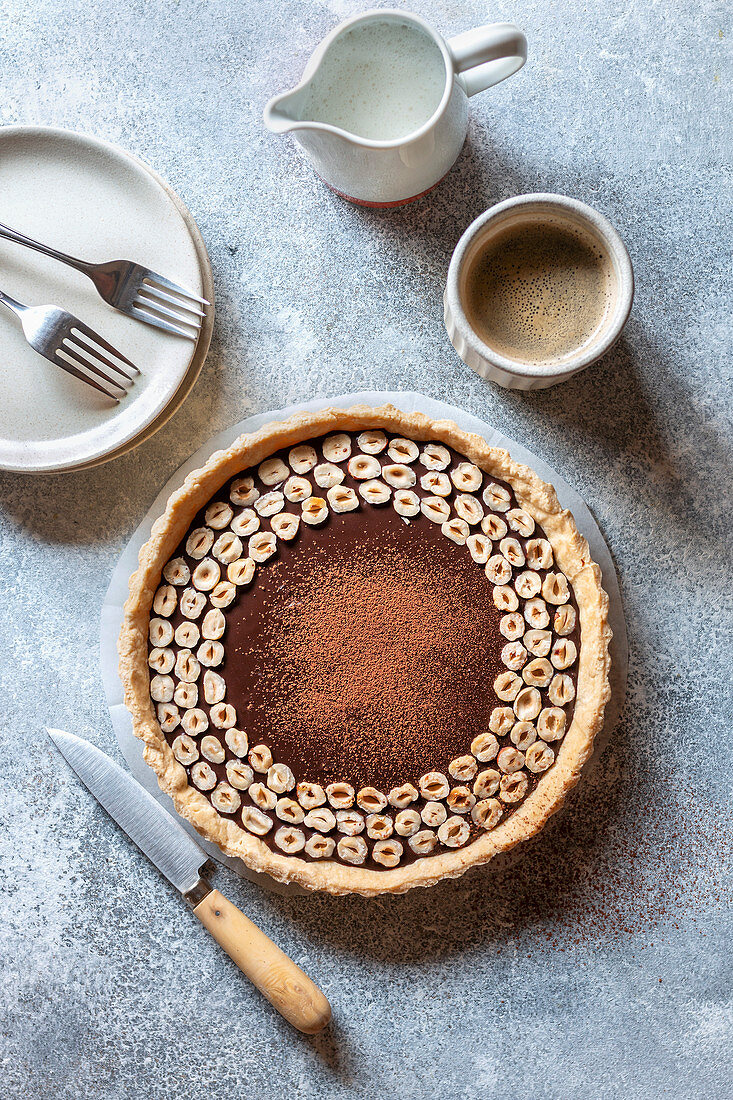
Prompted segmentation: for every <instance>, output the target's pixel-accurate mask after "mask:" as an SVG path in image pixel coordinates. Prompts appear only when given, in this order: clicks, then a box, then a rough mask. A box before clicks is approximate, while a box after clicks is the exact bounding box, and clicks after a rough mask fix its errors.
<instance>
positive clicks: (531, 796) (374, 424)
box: [119, 406, 611, 895]
mask: <svg viewBox="0 0 733 1100" xmlns="http://www.w3.org/2000/svg"><path fill="white" fill-rule="evenodd" d="M607 610H608V598H607V596H606V594H605V592H604V591H603V588H602V587H601V574H600V570H599V568H598V566H597V565H596V564H595V563H594V562H593V561H592V560H591V558H590V554H589V550H588V544H587V542H586V540H585V539H584V538H583V537H582V536H581V535H580V533H579V532H578V530H577V527H576V525H575V521H574V520H573V517H572V515H571V514H570V513H569V512H568V511H566V510H563V509H562V508H561V507H560V505H559V502H558V500H557V497H556V495H555V491H554V489H553V488H552V486H550V485H547V484H546V483H544V482H543V481H541V480H540V479H539V478H538V477H537V475H536V474H535V473H534V472H533V471H532V470H530V469H529V468H528V467H526V466H521V465H519V464H517V463H516V462H513V461H512V459H511V458H510V456H509V455H508V454H507V453H506V452H505V451H500V450H496V449H492V448H490V447H488V446H487V445H486V443H485V441H484V440H483V439H482V438H481V437H480V436H477V435H470V434H467V433H466V432H463V431H461V430H460V429H459V428H458V427H457V426H456V425H455V424H454V423H452V422H451V421H447V420H442V421H434V420H430V419H429V418H428V417H425V416H423V415H422V414H419V413H410V414H408V413H404V412H401V411H400V410H398V409H396V408H394V407H392V406H384V407H383V408H377V409H373V408H369V407H366V406H356V407H354V408H351V409H348V410H342V409H325V410H323V411H321V412H317V413H303V414H299V415H297V416H293V417H291V418H290V419H289V420H287V421H284V422H282V423H272V424H269V425H267V426H266V427H264V428H262V429H260V430H259V431H258V432H255V433H253V434H251V435H244V436H241V437H240V438H239V439H238V440H237V441H236V442H235V443H234V444H232V446H231V447H229V448H228V449H227V450H226V451H218V452H217V453H216V454H213V455H212V456H211V458H210V459H209V461H208V462H207V463H206V465H205V466H203V467H202V468H201V469H199V470H197V471H195V472H194V473H192V474H189V476H188V477H187V478H186V480H185V482H184V483H183V485H182V487H181V488H180V489H179V490H178V491H177V492H175V493H173V494H172V496H171V497H170V499H169V501H168V504H167V507H166V510H165V514H164V515H163V516H161V517H160V518H159V519H158V520H157V521H156V522H155V524H154V525H153V529H152V534H151V537H150V539H149V541H148V542H147V543H146V544H145V546H143V548H142V550H141V552H140V566H139V568H138V570H137V572H136V573H135V574H134V575H133V576H132V578H131V580H130V597H129V599H128V601H127V604H126V606H125V620H124V625H123V629H122V633H121V636H120V640H119V653H120V674H121V677H122V680H123V683H124V686H125V702H126V704H127V706H128V708H129V710H130V712H131V714H132V718H133V725H134V730H135V734H136V735H137V736H138V737H139V738H140V739H141V740H142V741H143V742H144V743H145V748H144V753H145V759H146V761H147V763H148V764H149V765H150V766H151V767H152V768H153V769H154V770H155V772H156V773H157V776H158V781H159V783H160V786H161V788H162V789H163V790H165V791H166V792H167V793H168V794H170V795H171V797H172V798H173V800H174V802H175V805H176V808H177V810H178V812H179V813H180V814H181V815H182V816H184V817H185V818H187V819H188V820H189V821H191V822H192V823H193V824H194V825H195V827H196V828H197V829H198V831H199V832H200V833H201V834H202V835H203V836H204V837H206V838H207V839H209V840H211V841H214V842H215V843H216V844H218V845H219V847H220V848H221V849H222V851H224V852H225V853H226V854H227V855H230V856H238V857H240V858H241V859H243V860H244V862H245V863H246V864H247V865H248V866H250V867H251V868H252V869H253V870H256V871H265V872H267V873H268V874H270V875H272V876H273V877H274V878H276V879H278V880H280V881H283V882H287V881H292V882H296V883H299V884H300V885H302V886H305V887H308V888H311V889H317V890H318V889H319V890H327V891H330V892H331V893H334V894H344V893H351V892H354V893H360V894H364V895H374V894H380V893H387V892H389V893H400V892H403V891H405V890H408V889H410V888H411V887H413V886H428V885H431V884H433V883H435V882H437V881H438V880H439V879H441V878H453V877H456V876H458V875H461V874H463V872H464V871H466V870H467V869H468V868H469V867H472V866H474V865H477V864H482V863H486V862H487V861H488V860H490V859H491V858H492V857H493V856H494V855H496V854H497V853H499V852H502V851H506V850H507V849H509V848H511V847H513V846H514V845H515V844H517V843H518V842H519V841H522V840H526V839H527V838H528V837H531V836H533V835H534V834H536V833H537V832H538V831H539V830H540V829H541V828H542V827H543V825H544V824H545V822H546V821H547V819H548V818H549V817H550V815H551V814H553V813H554V812H555V811H556V810H557V809H558V807H559V806H560V805H561V804H562V802H563V800H564V798H565V796H566V795H567V793H568V791H569V790H570V789H571V787H573V786H574V784H575V783H576V782H577V780H578V778H579V775H580V770H581V768H582V765H583V763H584V761H585V760H586V759H587V757H588V756H589V755H590V753H591V751H592V747H593V738H594V736H595V735H596V733H597V732H598V731H599V729H600V727H601V724H602V720H603V710H604V707H605V704H606V702H607V700H608V697H609V685H608V671H609V656H608V645H609V640H610V637H611V632H610V629H609V627H608V622H607Z"/></svg>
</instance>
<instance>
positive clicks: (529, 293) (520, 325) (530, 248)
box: [463, 219, 616, 364]
mask: <svg viewBox="0 0 733 1100" xmlns="http://www.w3.org/2000/svg"><path fill="white" fill-rule="evenodd" d="M615 290H616V280H615V277H614V272H613V265H612V263H611V261H610V258H609V256H608V253H607V252H606V251H605V250H604V249H603V247H602V246H601V245H600V244H599V243H598V242H596V241H593V240H591V239H590V238H589V237H588V236H587V235H583V233H581V232H580V231H579V230H578V229H577V228H575V227H573V226H570V225H565V224H560V223H553V222H551V221H545V220H541V221H532V220H531V219H529V220H525V221H519V222H517V223H515V224H514V225H510V226H508V227H507V228H506V229H504V230H502V231H501V232H500V233H497V235H496V236H495V237H492V238H491V239H490V240H489V241H488V242H487V244H486V247H485V248H484V249H483V250H482V251H479V252H478V253H477V255H476V256H475V257H474V259H473V263H472V264H471V265H470V268H469V270H468V271H467V272H466V282H465V289H464V293H463V306H464V310H465V313H466V319H467V321H468V323H469V324H470V325H471V327H472V328H473V329H474V331H475V332H476V333H477V335H478V336H479V337H480V338H481V340H482V341H483V342H484V343H485V344H488V345H489V347H491V348H493V349H494V350H495V351H497V352H498V353H499V354H500V355H503V356H505V357H506V358H507V359H518V360H521V361H523V362H526V363H532V364H537V363H546V362H549V361H558V362H559V361H561V360H563V359H566V358H567V357H568V356H570V355H574V354H576V353H577V352H579V351H581V350H582V349H583V348H584V347H587V346H588V345H589V344H590V343H592V341H593V340H594V339H595V336H596V334H597V333H598V332H599V331H600V330H601V328H602V327H603V324H604V321H605V319H606V318H607V317H608V314H609V312H610V311H611V309H612V308H613V302H614V296H615Z"/></svg>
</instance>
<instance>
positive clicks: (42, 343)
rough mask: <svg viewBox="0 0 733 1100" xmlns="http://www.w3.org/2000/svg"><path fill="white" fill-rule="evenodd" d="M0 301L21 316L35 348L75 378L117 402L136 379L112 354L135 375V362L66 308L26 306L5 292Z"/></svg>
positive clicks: (22, 323) (0, 293) (25, 331)
mask: <svg viewBox="0 0 733 1100" xmlns="http://www.w3.org/2000/svg"><path fill="white" fill-rule="evenodd" d="M0 304H1V305H4V306H7V308H8V309H9V310H11V312H12V313H14V314H15V315H16V317H18V318H19V319H20V323H21V325H22V326H23V335H24V336H25V338H26V340H27V341H28V343H29V344H30V346H31V347H32V348H33V349H34V351H37V352H38V354H39V355H43V356H44V357H45V358H46V359H49V360H50V361H51V362H52V363H54V364H55V365H56V366H57V367H61V369H62V370H65V371H68V372H69V374H73V375H74V378H78V379H79V380H80V381H82V382H86V384H87V385H88V386H93V387H94V389H95V390H99V391H100V392H101V393H103V394H105V395H106V396H107V397H109V398H111V399H112V401H114V402H115V403H119V400H120V397H124V396H125V394H126V393H127V390H128V388H129V386H131V385H132V384H133V383H134V381H135V379H134V376H133V375H132V374H128V372H127V371H126V370H125V369H124V367H122V366H119V365H118V364H117V363H115V362H113V360H112V359H111V358H110V356H114V357H115V359H119V360H120V361H121V362H122V363H124V364H126V366H128V367H130V368H131V369H132V370H133V371H134V373H135V374H139V373H140V371H139V370H138V368H137V367H136V366H135V364H134V363H131V362H130V360H129V359H127V358H126V357H125V356H124V355H122V354H121V353H120V352H119V351H117V349H116V348H113V347H112V345H111V344H108V343H107V341H106V340H103V339H102V337H101V336H99V335H98V334H97V333H96V332H95V331H94V329H91V328H89V326H88V325H85V324H84V323H83V322H82V321H80V320H79V318H78V317H74V315H73V314H72V313H67V312H66V310H65V309H59V308H58V307H57V306H24V305H21V303H20V302H16V300H15V298H11V297H10V295H9V294H3V293H2V291H0ZM115 372H116V373H117V375H119V376H120V381H118V380H117V378H116V377H115ZM98 379H99V380H100V381H98ZM115 391H117V392H115Z"/></svg>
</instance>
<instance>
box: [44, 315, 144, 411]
mask: <svg viewBox="0 0 733 1100" xmlns="http://www.w3.org/2000/svg"><path fill="white" fill-rule="evenodd" d="M105 352H106V354H104V353H105ZM56 360H57V362H58V365H59V366H60V367H62V368H63V369H64V370H66V371H68V372H69V374H73V375H74V377H75V378H78V379H80V380H81V381H82V382H86V383H87V384H88V385H90V386H93V387H94V389H97V390H101V392H102V393H104V394H106V395H107V397H111V398H112V400H113V401H119V399H120V397H123V396H124V395H125V394H126V393H127V391H128V389H129V388H130V386H132V385H133V383H134V381H135V378H134V375H136V374H139V373H140V371H139V370H138V368H137V367H136V366H135V364H134V363H132V362H131V361H130V360H129V359H128V358H127V357H126V356H125V355H123V354H122V353H121V352H119V351H117V349H116V348H115V347H113V346H112V344H110V343H108V342H107V341H106V340H105V339H103V337H101V336H100V335H99V334H98V333H96V332H94V330H93V329H90V328H88V327H87V326H86V325H82V324H81V323H77V324H75V325H74V326H73V328H71V330H70V335H69V336H67V337H66V338H65V339H64V340H63V341H62V343H61V345H60V347H59V348H57V350H56ZM115 360H118V362H116V361H115ZM122 364H124V366H123V365H122ZM125 367H129V368H130V371H132V372H133V373H130V372H129V371H128V370H126V369H125Z"/></svg>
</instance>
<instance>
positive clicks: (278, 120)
mask: <svg viewBox="0 0 733 1100" xmlns="http://www.w3.org/2000/svg"><path fill="white" fill-rule="evenodd" d="M306 99H307V88H306V86H305V85H303V84H299V85H298V87H297V88H293V89H292V91H290V92H282V93H281V94H280V95H276V96H273V97H272V99H271V100H270V101H269V103H268V104H267V106H266V107H265V110H264V114H263V120H264V123H265V126H266V127H267V129H268V130H272V132H273V134H289V133H291V132H292V131H293V130H303V129H306V128H308V127H310V126H311V125H312V122H311V120H310V119H308V118H305V117H304V111H305V109H306Z"/></svg>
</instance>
